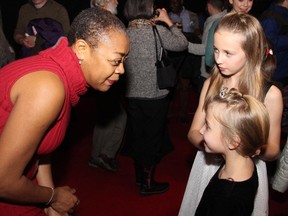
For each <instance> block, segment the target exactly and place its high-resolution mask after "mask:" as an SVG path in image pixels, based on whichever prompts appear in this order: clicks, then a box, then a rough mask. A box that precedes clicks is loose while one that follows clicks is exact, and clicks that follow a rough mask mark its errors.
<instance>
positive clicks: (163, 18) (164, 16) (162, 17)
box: [152, 8, 174, 27]
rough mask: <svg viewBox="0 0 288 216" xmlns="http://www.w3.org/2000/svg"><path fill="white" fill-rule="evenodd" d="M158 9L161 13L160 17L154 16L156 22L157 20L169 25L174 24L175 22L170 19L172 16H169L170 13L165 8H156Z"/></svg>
mask: <svg viewBox="0 0 288 216" xmlns="http://www.w3.org/2000/svg"><path fill="white" fill-rule="evenodd" d="M156 11H157V12H158V13H159V16H158V17H154V18H153V19H152V20H153V21H154V22H156V21H161V22H165V23H166V24H167V25H168V26H169V27H171V26H172V25H174V23H173V22H172V20H171V19H170V17H169V15H168V13H167V11H166V9H165V8H158V9H156Z"/></svg>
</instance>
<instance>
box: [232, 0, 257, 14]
mask: <svg viewBox="0 0 288 216" xmlns="http://www.w3.org/2000/svg"><path fill="white" fill-rule="evenodd" d="M229 2H230V4H231V5H232V8H233V9H232V10H234V11H235V12H242V13H249V11H250V10H251V8H252V6H253V0H229Z"/></svg>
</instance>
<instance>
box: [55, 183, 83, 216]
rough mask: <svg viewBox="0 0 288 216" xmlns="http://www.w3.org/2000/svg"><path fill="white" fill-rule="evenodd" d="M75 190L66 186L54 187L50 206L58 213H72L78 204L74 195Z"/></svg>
mask: <svg viewBox="0 0 288 216" xmlns="http://www.w3.org/2000/svg"><path fill="white" fill-rule="evenodd" d="M75 192H76V190H75V189H74V188H70V187H68V186H64V187H57V188H55V189H54V196H53V199H52V201H51V204H50V206H51V207H52V208H53V209H54V210H55V211H56V212H58V213H59V214H60V215H65V214H66V213H69V214H71V213H73V212H74V210H75V208H76V207H77V206H78V204H79V199H78V197H77V196H76V195H74V194H75Z"/></svg>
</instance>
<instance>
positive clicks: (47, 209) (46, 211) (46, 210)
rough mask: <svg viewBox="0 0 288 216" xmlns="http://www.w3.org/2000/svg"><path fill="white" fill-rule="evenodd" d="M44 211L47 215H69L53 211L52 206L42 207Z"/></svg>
mask: <svg viewBox="0 0 288 216" xmlns="http://www.w3.org/2000/svg"><path fill="white" fill-rule="evenodd" d="M44 212H45V214H46V215H48V216H69V214H68V213H64V214H60V213H58V212H57V211H55V210H54V209H53V208H52V207H48V208H45V209H44Z"/></svg>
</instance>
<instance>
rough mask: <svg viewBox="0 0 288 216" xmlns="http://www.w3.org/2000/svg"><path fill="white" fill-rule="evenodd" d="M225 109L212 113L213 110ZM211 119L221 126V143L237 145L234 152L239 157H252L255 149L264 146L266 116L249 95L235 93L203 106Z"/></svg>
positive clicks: (266, 136)
mask: <svg viewBox="0 0 288 216" xmlns="http://www.w3.org/2000/svg"><path fill="white" fill-rule="evenodd" d="M223 104H224V106H225V112H223V109H221V108H219V109H215V106H217V105H218V106H219V105H223ZM207 109H210V110H211V112H212V115H213V116H214V118H215V119H216V120H217V121H218V122H219V123H220V124H221V125H222V126H223V130H222V134H223V137H224V139H225V140H224V141H226V142H228V143H230V142H239V139H238V138H240V142H239V146H238V147H237V148H236V151H237V152H238V153H239V154H240V155H242V156H244V157H245V156H250V157H251V156H253V155H255V152H256V150H257V149H260V148H261V146H262V145H264V144H265V143H267V139H268V136H269V128H270V123H269V114H268V111H267V109H266V107H265V106H264V104H263V103H262V102H260V101H259V100H258V99H256V98H255V97H253V96H250V95H242V93H240V92H238V91H237V90H236V89H231V90H230V91H229V92H227V93H224V94H221V95H216V96H215V97H213V98H211V100H210V101H209V102H208V103H207V104H206V106H205V111H206V112H207Z"/></svg>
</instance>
